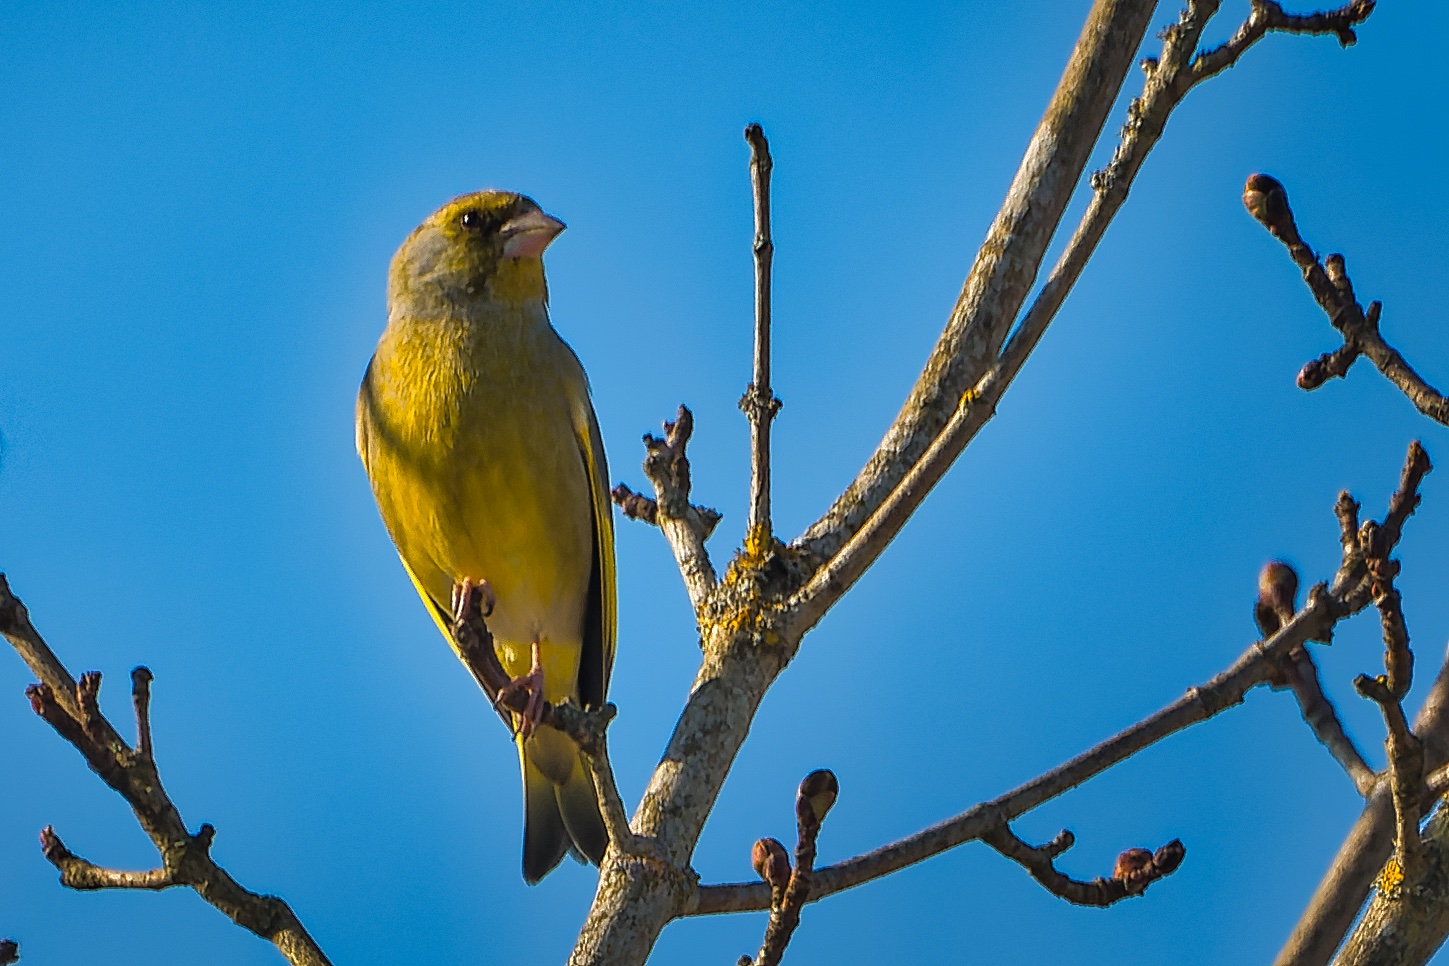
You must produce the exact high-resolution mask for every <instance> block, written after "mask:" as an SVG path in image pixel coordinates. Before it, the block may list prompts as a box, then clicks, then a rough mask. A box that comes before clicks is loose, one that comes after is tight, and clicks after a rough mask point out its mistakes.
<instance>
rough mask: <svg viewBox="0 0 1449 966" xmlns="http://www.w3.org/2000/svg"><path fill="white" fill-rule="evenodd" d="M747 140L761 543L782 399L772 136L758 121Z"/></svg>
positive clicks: (755, 513)
mask: <svg viewBox="0 0 1449 966" xmlns="http://www.w3.org/2000/svg"><path fill="white" fill-rule="evenodd" d="M745 140H746V141H748V142H749V144H750V186H751V188H752V189H753V194H754V199H755V241H754V245H753V248H754V253H755V371H754V376H755V378H754V381H753V382H751V383H750V385H749V388H747V389H746V390H745V394H744V395H743V396H741V397H740V409H741V410H743V411H744V414H745V416H746V417H747V418H748V419H749V421H750V519H749V530H748V531H747V532H748V534H749V539H750V540H752V541H754V542H755V543H757V544H758V545H760V546H765V545H768V543H769V541H770V538H771V537H772V536H774V530H773V529H772V528H771V525H770V424H771V423H772V422H773V421H774V419H775V414H776V413H778V412H779V411H780V400H778V399H776V398H775V393H774V391H773V390H772V389H771V388H770V266H771V261H772V259H773V258H774V255H775V243H774V241H773V240H772V239H771V237H770V172H771V171H772V170H773V169H774V167H775V162H774V161H773V160H772V159H771V158H770V142H769V141H767V140H766V139H765V131H764V129H763V128H761V127H760V125H758V124H751V125H749V126H748V127H746V128H745Z"/></svg>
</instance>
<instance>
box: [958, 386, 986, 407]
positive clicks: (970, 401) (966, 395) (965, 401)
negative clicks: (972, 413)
mask: <svg viewBox="0 0 1449 966" xmlns="http://www.w3.org/2000/svg"><path fill="white" fill-rule="evenodd" d="M980 399H981V391H980V390H979V389H975V388H971V389H968V390H966V391H965V392H963V393H962V394H961V404H960V405H961V408H962V409H965V408H966V407H967V406H974V405H975V404H976V403H977V402H978V401H979V400H980Z"/></svg>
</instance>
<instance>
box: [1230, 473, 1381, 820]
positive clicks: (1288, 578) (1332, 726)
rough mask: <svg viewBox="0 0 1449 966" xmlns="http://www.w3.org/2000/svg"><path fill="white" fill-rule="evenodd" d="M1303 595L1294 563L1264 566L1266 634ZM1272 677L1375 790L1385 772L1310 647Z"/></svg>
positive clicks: (1260, 618) (1358, 781) (1261, 626)
mask: <svg viewBox="0 0 1449 966" xmlns="http://www.w3.org/2000/svg"><path fill="white" fill-rule="evenodd" d="M1342 499H1343V495H1340V497H1339V500H1340V503H1341V502H1342ZM1350 502H1352V499H1350ZM1357 512H1358V508H1357V505H1356V504H1355V505H1354V514H1355V516H1354V520H1355V521H1357V519H1358V518H1357ZM1297 595H1298V574H1297V572H1296V571H1294V569H1293V568H1292V567H1291V566H1289V565H1288V564H1287V563H1284V562H1283V561H1281V560H1273V561H1270V562H1269V563H1268V564H1266V565H1265V566H1264V567H1263V570H1262V573H1260V574H1259V575H1258V601H1257V603H1256V604H1255V605H1254V608H1253V615H1254V619H1255V620H1256V621H1257V623H1258V630H1260V631H1261V632H1262V634H1263V636H1264V637H1268V636H1269V635H1271V634H1272V633H1273V632H1274V631H1276V630H1277V629H1278V628H1279V627H1282V626H1283V624H1285V623H1287V622H1288V621H1289V620H1291V619H1292V617H1293V613H1294V611H1295V610H1296V609H1297V603H1296V601H1297ZM1271 683H1272V685H1273V686H1274V688H1275V689H1281V688H1289V689H1291V690H1292V691H1293V697H1294V698H1296V699H1297V700H1298V709H1299V711H1300V712H1302V714H1303V720H1304V722H1306V723H1307V725H1308V727H1309V728H1311V729H1312V730H1313V734H1314V736H1315V737H1317V738H1318V740H1319V742H1321V743H1322V744H1323V746H1324V747H1325V748H1327V749H1328V751H1329V754H1331V755H1333V758H1334V760H1335V761H1337V762H1338V763H1339V764H1340V765H1341V766H1343V770H1344V771H1345V772H1347V773H1348V777H1349V778H1350V779H1351V780H1352V781H1353V785H1354V788H1356V789H1358V793H1359V794H1360V795H1363V796H1364V797H1365V798H1367V797H1368V796H1369V795H1370V794H1372V792H1373V790H1374V788H1375V787H1377V785H1378V781H1379V776H1378V775H1377V774H1375V773H1374V770H1373V769H1372V768H1371V767H1369V764H1368V762H1367V761H1365V760H1364V757H1363V754H1362V753H1361V752H1360V751H1359V750H1358V746H1357V745H1355V744H1354V742H1353V739H1352V738H1350V737H1349V736H1348V732H1346V731H1344V728H1343V722H1342V721H1341V720H1340V719H1339V717H1338V710H1337V709H1336V708H1334V706H1333V702H1332V701H1330V700H1328V695H1326V694H1324V693H1323V684H1322V682H1321V681H1319V679H1318V664H1317V663H1316V662H1315V661H1314V660H1313V655H1312V654H1310V653H1309V651H1308V648H1306V647H1295V648H1293V649H1292V650H1291V651H1289V652H1288V654H1287V656H1286V657H1285V658H1284V659H1283V663H1282V664H1281V666H1280V667H1279V676H1278V679H1277V680H1274V681H1272V682H1271Z"/></svg>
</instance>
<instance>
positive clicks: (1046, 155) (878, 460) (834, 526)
mask: <svg viewBox="0 0 1449 966" xmlns="http://www.w3.org/2000/svg"><path fill="white" fill-rule="evenodd" d="M1155 8H1156V3H1155V0H1097V2H1096V3H1095V4H1093V7H1092V11H1091V13H1090V14H1089V15H1088V18H1087V23H1086V26H1085V27H1084V28H1083V30H1082V34H1081V37H1080V39H1079V40H1078V42H1077V47H1076V49H1075V50H1074V51H1073V52H1072V57H1071V60H1070V61H1069V62H1068V64H1067V69H1066V71H1065V73H1064V74H1063V75H1062V78H1061V81H1060V83H1059V84H1058V86H1057V89H1056V92H1055V93H1054V94H1053V96H1052V100H1051V103H1050V104H1049V105H1048V107H1047V110H1046V114H1045V116H1044V117H1043V118H1042V120H1041V123H1040V124H1039V126H1038V127H1037V130H1036V133H1035V134H1034V135H1033V137H1032V141H1031V143H1030V144H1029V145H1028V147H1027V150H1026V155H1025V156H1024V157H1023V159H1022V162H1021V166H1020V168H1018V170H1017V173H1016V177H1015V179H1014V180H1013V182H1012V184H1011V187H1010V189H1009V190H1008V192H1007V196H1006V200H1005V203H1004V204H1003V205H1002V208H1001V210H1000V212H999V213H998V214H997V216H996V220H995V222H994V223H993V224H992V226H991V228H990V230H989V231H988V233H987V236H986V241H985V243H984V244H983V245H982V246H981V249H980V251H979V252H978V253H977V256H976V261H975V264H973V265H972V267H971V270H970V273H969V274H968V275H967V277H966V282H965V284H964V285H963V286H962V289H961V295H960V297H959V298H958V299H957V302H956V305H955V308H954V309H952V312H951V316H950V319H949V321H948V322H947V324H946V328H945V330H944V331H943V332H942V334H941V337H940V339H939V341H938V342H937V343H936V347H935V349H934V350H932V352H931V356H930V358H929V359H928V360H927V362H926V366H925V369H924V370H923V372H922V374H921V377H920V380H919V381H918V382H917V383H916V386H915V388H914V389H913V390H912V391H911V394H910V396H909V398H908V399H907V400H906V403H905V405H904V407H903V408H902V409H901V412H900V414H899V415H898V416H897V417H896V420H895V423H894V424H893V425H892V426H891V428H890V429H889V430H888V431H887V433H886V435H885V438H884V439H882V440H881V443H880V445H879V446H878V447H877V448H876V451H875V453H874V454H873V455H872V456H871V457H870V459H869V460H868V461H867V463H866V465H865V467H864V468H863V469H862V470H861V471H860V473H859V475H857V476H856V478H855V481H854V482H852V483H851V485H850V486H849V488H847V489H846V491H845V492H844V493H843V494H842V495H841V496H840V498H839V499H837V500H836V501H835V504H834V505H833V506H832V507H831V508H830V510H829V511H828V512H827V513H826V514H825V515H824V516H822V517H821V518H820V519H819V520H817V521H816V522H815V523H814V524H813V525H811V527H810V528H809V529H808V530H806V532H805V533H804V534H803V535H802V536H801V537H800V538H799V539H798V540H796V542H795V545H794V546H795V548H796V549H797V550H798V551H799V552H800V553H802V554H803V555H805V556H806V557H808V558H812V559H815V560H819V561H826V560H829V559H830V558H832V557H834V556H835V555H836V554H837V553H838V552H840V550H841V548H842V547H844V546H845V545H846V543H847V542H848V541H850V540H851V539H852V537H854V535H855V533H856V531H857V530H859V529H860V528H861V526H862V525H864V523H865V522H866V521H867V520H868V519H869V518H870V517H871V516H872V515H873V514H874V513H876V511H877V510H878V509H879V508H880V506H881V505H882V503H884V502H885V500H886V499H887V498H888V497H889V496H890V494H891V492H892V491H893V490H895V489H896V487H897V486H898V485H899V484H900V483H901V481H902V480H903V479H904V478H905V476H906V474H907V473H908V472H909V471H910V469H911V467H912V466H914V465H915V464H916V462H917V461H918V460H919V459H920V458H921V456H922V454H924V453H925V452H926V450H927V449H928V448H929V447H930V446H931V443H932V442H933V441H934V440H935V439H936V438H937V437H938V436H939V435H940V434H941V430H942V428H943V427H944V426H945V425H946V423H947V422H948V421H949V420H950V419H951V417H952V415H953V414H954V413H955V412H956V411H957V409H958V408H959V407H960V403H961V400H962V397H963V395H965V394H966V393H967V392H968V391H969V390H971V389H972V388H973V387H975V386H976V385H977V383H979V382H980V381H981V379H982V377H983V376H985V375H986V374H987V372H988V371H989V370H990V369H991V368H992V367H993V366H994V365H995V364H996V362H997V356H998V353H999V351H1000V348H1001V345H1002V343H1003V342H1004V341H1005V340H1006V336H1007V333H1008V332H1009V331H1010V328H1011V324H1012V322H1013V320H1015V318H1016V315H1017V313H1018V312H1019V311H1020V309H1021V305H1022V302H1023V301H1025V299H1026V296H1027V293H1028V292H1029V291H1030V288H1031V284H1032V280H1033V279H1034V278H1035V277H1036V275H1037V272H1038V270H1039V269H1040V266H1041V261H1042V258H1043V257H1044V256H1045V254H1046V250H1047V246H1048V244H1049V243H1050V241H1051V237H1052V235H1053V234H1054V233H1055V231H1056V229H1057V226H1058V225H1059V224H1060V222H1061V218H1062V215H1063V213H1064V212H1065V211H1066V207H1067V203H1068V202H1069V201H1070V200H1071V196H1072V193H1073V191H1074V190H1075V188H1076V185H1077V183H1078V181H1080V179H1081V176H1082V172H1083V170H1084V169H1085V168H1086V164H1087V159H1088V157H1089V156H1090V154H1091V150H1092V148H1093V146H1094V145H1095V144H1096V143H1097V140H1098V138H1099V137H1100V136H1101V133H1102V128H1103V126H1104V125H1105V124H1106V121H1107V116H1108V113H1109V112H1110V110H1111V107H1112V102H1113V100H1114V99H1115V97H1116V94H1117V92H1118V91H1119V90H1120V89H1121V87H1122V82H1123V80H1124V79H1125V77H1126V75H1127V71H1128V69H1129V67H1130V66H1131V63H1132V58H1133V57H1134V56H1135V54H1136V51H1137V48H1138V46H1139V45H1140V44H1141V42H1142V38H1143V36H1144V35H1145V34H1146V32H1147V26H1148V24H1149V23H1150V22H1151V18H1152V14H1153V11H1154V9H1155ZM958 453H959V448H958V449H956V450H955V452H952V453H950V458H948V459H947V463H948V464H949V462H950V459H954V457H955V455H957V454H958Z"/></svg>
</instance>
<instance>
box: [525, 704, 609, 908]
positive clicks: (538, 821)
mask: <svg viewBox="0 0 1449 966" xmlns="http://www.w3.org/2000/svg"><path fill="white" fill-rule="evenodd" d="M518 747H519V759H520V761H521V762H522V765H523V812H524V816H523V878H524V881H526V882H527V883H528V884H529V885H533V884H535V883H537V882H538V881H539V880H540V879H542V878H543V877H544V876H546V875H548V874H549V873H550V872H552V871H553V869H554V867H555V866H557V865H558V864H559V862H560V861H562V860H563V857H564V855H565V854H572V855H573V856H574V858H576V859H578V860H579V861H581V862H582V861H584V860H585V859H587V860H588V861H590V862H592V863H593V864H594V865H598V864H599V863H600V862H602V861H603V859H604V850H605V849H606V848H608V845H609V835H608V832H607V831H606V830H605V829H604V819H603V817H602V816H601V815H600V814H599V802H598V799H597V797H596V796H595V794H594V783H593V780H592V779H590V777H589V772H588V766H587V765H586V764H585V763H584V759H583V752H581V751H579V750H578V748H577V747H576V746H575V745H574V743H573V741H572V740H570V739H569V738H567V737H565V736H564V735H562V734H560V733H559V732H557V731H554V730H553V729H552V728H547V727H545V728H541V729H539V730H538V731H537V732H536V733H535V734H534V735H533V737H532V738H530V739H528V740H527V741H524V740H522V739H520V740H519V743H518Z"/></svg>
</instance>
